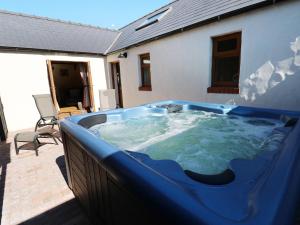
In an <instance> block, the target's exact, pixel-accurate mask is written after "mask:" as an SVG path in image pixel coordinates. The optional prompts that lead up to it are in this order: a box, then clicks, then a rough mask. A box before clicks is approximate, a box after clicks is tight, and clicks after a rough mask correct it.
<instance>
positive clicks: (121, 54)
mask: <svg viewBox="0 0 300 225" xmlns="http://www.w3.org/2000/svg"><path fill="white" fill-rule="evenodd" d="M118 58H119V59H121V58H123V59H126V58H127V52H122V53H120V54H119V56H118Z"/></svg>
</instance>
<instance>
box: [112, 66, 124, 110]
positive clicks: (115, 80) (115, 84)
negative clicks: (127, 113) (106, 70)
mask: <svg viewBox="0 0 300 225" xmlns="http://www.w3.org/2000/svg"><path fill="white" fill-rule="evenodd" d="M111 82H112V88H113V89H115V90H116V101H117V107H118V108H123V96H122V81H121V73H120V63H119V62H112V63H111Z"/></svg>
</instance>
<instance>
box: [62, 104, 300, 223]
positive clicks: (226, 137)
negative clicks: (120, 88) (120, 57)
mask: <svg viewBox="0 0 300 225" xmlns="http://www.w3.org/2000/svg"><path fill="white" fill-rule="evenodd" d="M299 116H300V113H299V112H291V111H282V110H273V109H259V108H250V107H241V106H231V105H218V104H208V103H196V102H187V101H164V102H155V103H151V104H147V105H142V106H139V107H135V108H129V109H117V110H112V111H105V112H97V113H93V114H88V115H82V116H74V117H71V118H68V119H65V120H63V121H62V122H61V133H62V138H63V142H64V151H65V159H66V165H67V172H68V182H69V187H70V188H71V189H72V190H73V192H74V194H75V196H76V197H77V198H78V199H79V201H80V203H81V204H82V206H83V207H84V209H85V210H86V212H87V213H88V215H89V217H90V218H91V220H92V222H93V223H94V224H118V225H119V224H164V225H165V224H181V225H183V224H210V225H220V224H228V225H229V224H257V225H271V224H278V225H284V224H293V222H294V217H295V212H296V208H297V203H298V200H299V192H300V188H299V187H300V177H299V172H300V123H298V122H297V121H298V118H299Z"/></svg>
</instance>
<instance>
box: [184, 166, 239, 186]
mask: <svg viewBox="0 0 300 225" xmlns="http://www.w3.org/2000/svg"><path fill="white" fill-rule="evenodd" d="M184 172H185V174H186V175H187V176H189V177H190V178H192V179H193V180H195V181H198V182H201V183H203V184H209V185H224V184H228V183H230V182H232V181H233V180H234V178H235V175H234V172H233V171H232V170H230V169H227V170H224V172H222V173H219V174H215V175H205V174H199V173H195V172H193V171H190V170H185V171H184Z"/></svg>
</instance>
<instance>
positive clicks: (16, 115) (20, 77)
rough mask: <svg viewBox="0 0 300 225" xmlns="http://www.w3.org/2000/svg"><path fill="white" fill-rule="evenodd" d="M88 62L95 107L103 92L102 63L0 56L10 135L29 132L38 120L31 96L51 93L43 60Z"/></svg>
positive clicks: (47, 56)
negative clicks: (24, 131) (21, 131)
mask: <svg viewBox="0 0 300 225" xmlns="http://www.w3.org/2000/svg"><path fill="white" fill-rule="evenodd" d="M47 59H49V60H61V61H81V62H88V61H89V62H90V65H91V73H92V79H93V85H94V87H93V90H94V99H95V107H96V109H98V107H99V106H100V103H99V94H98V93H99V92H98V90H99V89H106V88H107V87H106V77H105V59H104V58H102V57H91V56H85V57H79V56H74V55H66V54H41V53H32V54H31V53H17V52H10V53H9V52H0V96H1V99H2V102H3V106H4V114H5V118H6V122H7V126H8V130H9V131H15V130H20V129H26V128H32V127H34V126H35V123H36V122H37V120H38V119H39V114H38V111H37V109H36V106H35V103H34V100H33V97H32V95H34V94H46V93H50V88H49V82H48V72H47V65H46V60H47Z"/></svg>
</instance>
